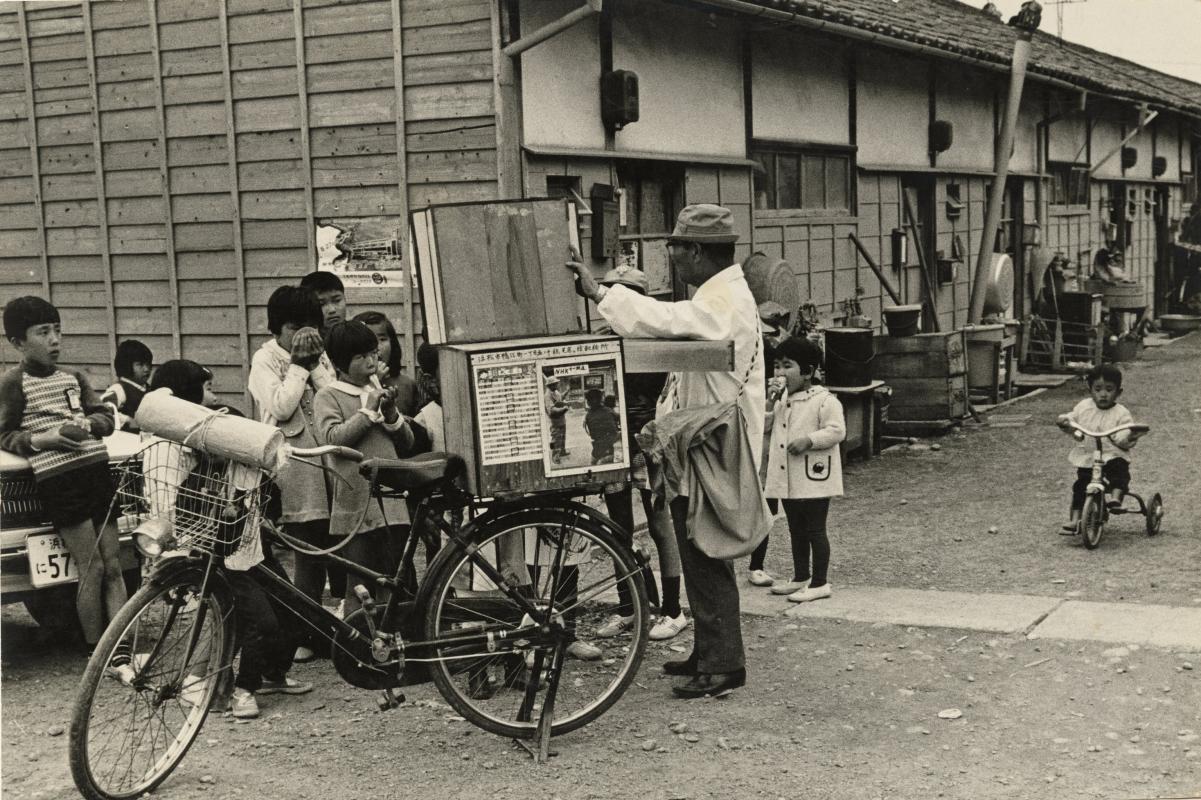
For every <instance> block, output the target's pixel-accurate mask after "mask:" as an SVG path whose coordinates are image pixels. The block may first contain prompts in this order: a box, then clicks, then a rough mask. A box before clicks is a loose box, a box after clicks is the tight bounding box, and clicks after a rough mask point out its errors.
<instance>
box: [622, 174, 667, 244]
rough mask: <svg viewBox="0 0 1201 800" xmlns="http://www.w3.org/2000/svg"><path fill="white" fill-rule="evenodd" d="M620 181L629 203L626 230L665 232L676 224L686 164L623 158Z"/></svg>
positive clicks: (626, 201)
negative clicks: (684, 165) (626, 159)
mask: <svg viewBox="0 0 1201 800" xmlns="http://www.w3.org/2000/svg"><path fill="white" fill-rule="evenodd" d="M617 183H618V185H619V186H621V189H622V192H623V193H624V201H625V207H626V218H625V229H624V230H623V231H622V233H624V234H629V235H640V236H654V235H663V236H666V235H667V234H668V233H670V232H671V230H672V228H674V227H675V222H676V216H677V215H678V214H679V213H680V209H681V208H682V207H683V206H682V199H683V196H684V167H683V165H680V164H661V163H657V162H653V161H623V162H620V163H619V164H618V165H617Z"/></svg>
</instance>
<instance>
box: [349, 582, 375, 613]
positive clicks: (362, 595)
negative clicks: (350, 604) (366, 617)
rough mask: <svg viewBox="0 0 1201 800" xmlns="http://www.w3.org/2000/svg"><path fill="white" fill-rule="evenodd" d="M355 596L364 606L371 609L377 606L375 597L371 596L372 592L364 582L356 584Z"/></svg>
mask: <svg viewBox="0 0 1201 800" xmlns="http://www.w3.org/2000/svg"><path fill="white" fill-rule="evenodd" d="M354 596H355V597H357V598H358V599H359V603H360V604H361V605H362V606H363V608H366V609H371V608H374V607H375V598H373V597H372V596H371V592H369V591H367V587H366V586H364V585H363V584H361V583H357V584H355V587H354Z"/></svg>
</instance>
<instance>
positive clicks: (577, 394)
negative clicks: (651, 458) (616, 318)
mask: <svg viewBox="0 0 1201 800" xmlns="http://www.w3.org/2000/svg"><path fill="white" fill-rule="evenodd" d="M622 374H623V373H622V364H621V344H620V342H619V341H618V340H616V339H613V340H605V341H592V342H583V343H575V344H565V345H550V346H543V347H536V348H528V349H519V350H508V351H498V352H492V353H479V354H477V355H476V356H474V358H473V359H472V382H473V385H474V390H475V399H476V403H475V409H476V431H477V434H478V436H479V444H480V461H481V464H483V465H497V464H506V463H516V462H523V461H541V462H542V464H543V469H544V472H545V475H546V477H548V478H549V477H558V476H563V475H580V474H584V473H588V472H593V471H597V470H601V471H606V472H608V471H615V470H620V469H628V468H629V465H630V453H629V452H628V450H629V448H628V447H627V444H626V433H625V413H626V406H625V396H624V391H623V390H622V384H621V376H622Z"/></svg>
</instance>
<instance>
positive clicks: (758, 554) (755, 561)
mask: <svg viewBox="0 0 1201 800" xmlns="http://www.w3.org/2000/svg"><path fill="white" fill-rule="evenodd" d="M779 502H780V501H779V500H777V499H776V498H774V497H769V498H767V510H768V511H770V512H771V513H772V514H776V513H778V511H779V505H778V504H779ZM770 538H771V537H770V536H764V537H763V541H761V542H759V546H758V547H756V548H755V549H754V551H753V552H752V553H751V563H750V566H748V567H747V569H749V570H750V571H751V572H754V571H755V570H757V569H763V562H764V561H766V560H767V540H768V539H770Z"/></svg>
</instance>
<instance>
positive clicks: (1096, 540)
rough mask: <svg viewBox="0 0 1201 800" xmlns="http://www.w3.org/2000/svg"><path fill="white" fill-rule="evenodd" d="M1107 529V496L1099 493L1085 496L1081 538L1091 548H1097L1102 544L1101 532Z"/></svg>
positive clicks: (1081, 511) (1081, 514) (1081, 517)
mask: <svg viewBox="0 0 1201 800" xmlns="http://www.w3.org/2000/svg"><path fill="white" fill-rule="evenodd" d="M1104 531H1105V496H1104V495H1102V494H1100V493H1099V492H1098V493H1094V494H1090V495H1089V496H1088V497H1086V498H1084V508H1082V509H1081V510H1080V538H1081V539H1083V540H1084V546H1085V547H1087V548H1088V549H1089V550H1095V549H1097V545H1099V544H1101V534H1102V533H1104Z"/></svg>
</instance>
